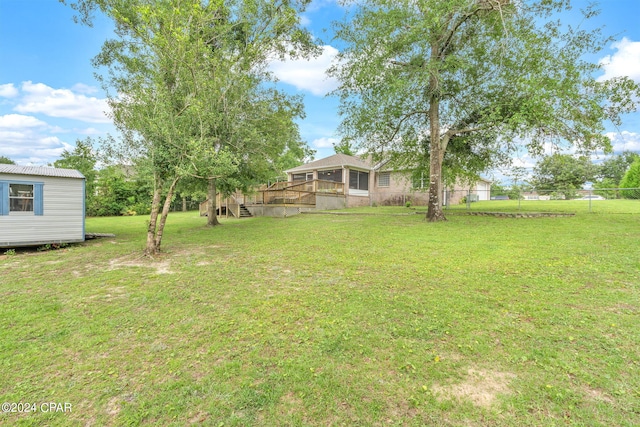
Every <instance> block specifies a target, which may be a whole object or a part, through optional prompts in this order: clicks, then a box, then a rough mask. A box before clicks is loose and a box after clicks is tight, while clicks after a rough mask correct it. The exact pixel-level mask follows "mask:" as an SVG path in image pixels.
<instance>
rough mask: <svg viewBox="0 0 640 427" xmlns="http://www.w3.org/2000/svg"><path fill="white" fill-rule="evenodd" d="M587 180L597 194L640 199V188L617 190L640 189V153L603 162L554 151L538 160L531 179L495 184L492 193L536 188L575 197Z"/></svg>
mask: <svg viewBox="0 0 640 427" xmlns="http://www.w3.org/2000/svg"><path fill="white" fill-rule="evenodd" d="M587 182H591V183H592V184H593V188H594V191H595V193H596V194H599V195H602V196H605V197H607V198H620V197H623V198H629V199H631V198H638V197H639V192H638V191H617V189H619V188H640V154H637V153H633V152H629V151H625V152H623V153H621V154H619V155H614V156H611V157H609V158H607V159H606V160H604V161H603V162H602V163H600V164H594V163H593V162H592V161H591V159H589V158H588V157H585V156H573V155H570V154H553V155H551V156H546V157H544V158H543V159H542V160H541V161H540V162H538V164H537V165H536V166H535V168H534V169H533V175H532V176H531V178H530V179H529V180H527V181H521V182H516V183H515V184H514V185H511V186H504V185H501V184H499V183H498V184H493V185H492V187H491V195H492V196H499V195H507V196H509V197H510V198H518V197H520V196H519V195H520V194H521V193H522V192H524V191H532V190H534V189H535V190H536V191H542V192H545V193H548V194H552V193H555V194H556V195H557V196H558V197H562V198H566V199H571V198H575V197H576V196H577V194H578V193H577V190H579V189H581V188H583V186H584V185H585V183H587Z"/></svg>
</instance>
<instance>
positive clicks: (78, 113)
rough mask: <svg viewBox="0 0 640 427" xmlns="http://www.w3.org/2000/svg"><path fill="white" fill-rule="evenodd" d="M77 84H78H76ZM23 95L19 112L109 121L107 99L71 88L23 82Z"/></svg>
mask: <svg viewBox="0 0 640 427" xmlns="http://www.w3.org/2000/svg"><path fill="white" fill-rule="evenodd" d="M76 86H77V85H76ZM22 92H23V97H22V99H21V100H20V103H19V104H18V105H17V106H16V107H15V108H14V110H15V111H17V112H19V113H41V114H45V115H47V116H50V117H60V118H66V119H75V120H80V121H84V122H90V123H109V122H110V120H109V118H108V117H107V116H106V115H105V111H108V105H107V101H106V100H105V99H99V98H95V97H87V96H85V95H82V94H77V93H74V92H73V91H71V90H69V89H53V88H51V87H49V86H47V85H45V84H43V83H35V84H34V83H32V82H30V81H27V82H23V83H22Z"/></svg>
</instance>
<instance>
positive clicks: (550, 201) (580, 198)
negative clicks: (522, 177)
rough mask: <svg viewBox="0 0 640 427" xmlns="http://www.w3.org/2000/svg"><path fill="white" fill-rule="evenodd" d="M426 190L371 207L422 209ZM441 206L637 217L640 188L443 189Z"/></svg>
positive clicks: (388, 196)
mask: <svg viewBox="0 0 640 427" xmlns="http://www.w3.org/2000/svg"><path fill="white" fill-rule="evenodd" d="M428 200H429V194H428V192H427V191H413V192H406V193H403V192H397V193H384V194H383V195H380V196H373V197H372V200H371V203H372V205H374V206H407V205H409V206H412V207H423V206H426V205H427V204H428ZM441 200H442V203H443V206H444V209H445V210H447V211H452V212H455V211H486V212H491V211H496V212H498V211H516V212H517V211H524V212H594V213H630V214H635V213H638V214H640V188H602V189H595V188H594V189H588V190H576V189H550V190H528V191H520V190H518V189H514V190H510V191H506V192H501V193H496V192H495V191H494V192H491V191H490V190H485V191H479V190H445V191H444V192H443V195H442V199H441Z"/></svg>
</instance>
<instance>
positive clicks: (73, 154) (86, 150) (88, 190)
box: [53, 138, 98, 206]
mask: <svg viewBox="0 0 640 427" xmlns="http://www.w3.org/2000/svg"><path fill="white" fill-rule="evenodd" d="M97 162H98V153H97V151H96V150H95V149H94V144H93V141H92V140H91V138H86V139H85V140H77V141H76V146H75V148H74V149H73V150H72V151H68V150H64V151H63V152H62V154H61V157H60V159H58V160H56V161H55V162H53V166H54V167H56V168H63V169H75V170H77V171H79V172H80V173H82V175H84V177H85V197H86V206H92V205H94V204H95V201H94V197H95V196H96V181H97V178H98V172H97V171H96V163H97Z"/></svg>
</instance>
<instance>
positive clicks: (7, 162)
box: [0, 156, 16, 165]
mask: <svg viewBox="0 0 640 427" xmlns="http://www.w3.org/2000/svg"><path fill="white" fill-rule="evenodd" d="M0 164H4V165H15V164H16V162H14V161H13V160H11V159H10V158H8V157H6V156H0Z"/></svg>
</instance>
